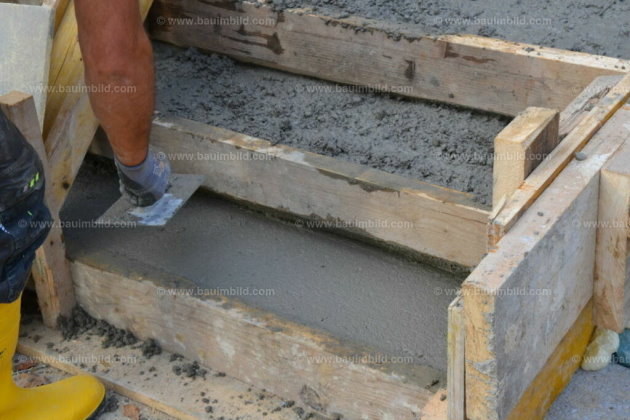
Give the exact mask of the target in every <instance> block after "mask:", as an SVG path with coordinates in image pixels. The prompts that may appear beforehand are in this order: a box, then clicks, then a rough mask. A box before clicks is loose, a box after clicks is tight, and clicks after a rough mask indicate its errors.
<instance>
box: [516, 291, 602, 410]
mask: <svg viewBox="0 0 630 420" xmlns="http://www.w3.org/2000/svg"><path fill="white" fill-rule="evenodd" d="M594 329H595V326H594V325H593V304H592V302H589V303H588V304H587V305H586V306H585V307H584V309H583V310H582V312H581V313H580V316H579V317H578V319H577V320H576V321H575V323H574V324H573V326H572V327H571V328H570V329H569V331H568V332H567V334H566V335H565V336H564V337H563V338H562V341H561V342H560V344H559V345H558V347H557V348H556V350H555V351H554V352H553V354H552V355H551V357H550V358H549V359H548V360H547V363H546V364H545V366H544V367H543V368H542V369H541V370H540V373H539V374H538V376H536V379H534V381H533V382H532V383H531V384H530V385H529V387H528V388H527V390H526V391H525V392H524V393H523V396H522V397H521V399H520V401H519V402H518V403H517V404H516V406H515V407H514V409H513V410H512V412H511V413H510V415H509V416H508V417H507V420H532V419H540V420H542V419H544V417H545V413H546V412H547V410H549V408H550V407H551V405H552V404H553V402H554V401H555V399H556V398H557V397H558V395H560V393H561V392H562V390H563V389H564V388H565V387H566V386H567V385H568V384H569V381H570V380H571V377H572V376H573V374H574V373H575V371H576V370H578V368H579V367H580V363H581V362H582V357H583V356H584V352H585V351H586V347H587V346H588V343H589V340H590V338H591V335H592V333H593V330H594Z"/></svg>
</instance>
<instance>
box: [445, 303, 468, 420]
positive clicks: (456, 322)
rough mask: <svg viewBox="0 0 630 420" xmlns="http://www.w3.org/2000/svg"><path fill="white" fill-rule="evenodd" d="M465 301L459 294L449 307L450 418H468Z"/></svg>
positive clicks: (447, 383)
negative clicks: (466, 403) (465, 374)
mask: <svg viewBox="0 0 630 420" xmlns="http://www.w3.org/2000/svg"><path fill="white" fill-rule="evenodd" d="M465 340H466V322H465V320H464V302H463V299H462V298H461V296H458V297H457V298H455V300H453V302H452V303H451V304H450V305H449V307H448V347H447V352H448V371H447V380H446V386H447V390H448V420H466V410H465V407H466V406H465V402H466V389H465V376H464V372H465V360H464V357H465V355H464V342H465Z"/></svg>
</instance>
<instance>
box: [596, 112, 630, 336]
mask: <svg viewBox="0 0 630 420" xmlns="http://www.w3.org/2000/svg"><path fill="white" fill-rule="evenodd" d="M628 127H629V128H630V121H628ZM629 212H630V142H627V143H626V144H625V145H624V146H623V147H622V148H621V149H620V150H618V151H617V153H616V154H615V155H614V156H613V157H612V158H611V159H610V161H609V162H608V163H607V164H606V166H604V169H603V170H602V173H601V177H600V192H599V215H598V224H597V254H596V259H595V285H594V303H595V325H597V326H598V327H601V328H606V329H609V330H613V331H616V332H618V333H621V332H623V330H624V328H625V325H626V315H625V310H624V304H625V289H626V271H627V267H626V263H627V258H628V231H629V230H630V227H629V225H628V213H629Z"/></svg>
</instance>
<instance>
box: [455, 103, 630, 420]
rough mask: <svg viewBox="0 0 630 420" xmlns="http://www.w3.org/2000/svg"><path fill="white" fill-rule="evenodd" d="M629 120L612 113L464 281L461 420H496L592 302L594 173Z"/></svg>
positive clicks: (627, 112) (627, 132) (623, 113)
mask: <svg viewBox="0 0 630 420" xmlns="http://www.w3.org/2000/svg"><path fill="white" fill-rule="evenodd" d="M587 118H588V117H587ZM629 121H630V107H624V108H622V109H620V110H619V111H618V112H617V113H616V114H615V115H614V116H613V117H612V118H611V119H610V121H609V122H608V123H607V124H606V125H605V126H604V127H603V128H602V129H601V130H600V131H599V132H598V133H597V134H596V135H595V136H594V138H593V140H591V141H590V142H589V143H588V144H587V145H586V147H585V148H584V153H585V154H586V155H587V156H588V157H587V158H586V159H585V160H582V161H578V160H575V161H573V162H571V163H570V164H569V165H568V166H567V167H566V169H565V170H564V171H562V173H561V174H560V175H559V176H558V177H557V179H556V180H555V181H554V182H553V183H552V184H551V185H550V186H549V187H548V188H547V189H546V190H545V192H544V193H543V194H542V195H541V196H540V197H539V198H538V199H537V200H536V202H535V203H534V204H533V205H532V206H531V207H530V208H529V210H528V211H527V212H525V214H523V216H522V217H521V218H520V219H519V221H518V222H517V223H516V224H515V225H514V227H513V228H512V229H511V230H510V232H509V233H508V234H507V235H506V236H505V237H504V238H503V239H502V240H501V243H500V246H499V247H498V249H497V250H496V251H495V252H493V253H489V254H488V256H486V257H485V258H484V259H483V261H482V262H481V263H480V264H479V265H478V266H477V268H476V269H475V271H474V272H473V273H472V274H471V275H470V276H469V277H468V278H467V279H466V281H465V282H464V284H463V286H462V294H463V296H464V314H465V319H466V343H465V346H466V415H467V416H468V417H469V418H470V419H473V420H476V419H483V420H497V419H503V418H505V417H506V416H507V415H508V414H509V413H510V412H511V411H512V410H513V409H514V407H515V404H516V402H517V401H519V400H520V398H521V397H522V396H523V394H524V392H525V391H526V389H527V388H528V387H529V385H530V384H531V383H532V382H533V381H534V379H535V378H536V377H537V376H538V375H539V374H540V372H541V370H542V369H543V368H544V365H545V362H546V361H547V360H548V359H549V357H550V356H551V355H552V354H553V352H554V350H555V349H556V348H557V347H558V345H559V344H560V340H561V339H562V337H564V336H565V335H566V333H567V331H569V329H570V328H571V326H572V325H573V324H574V322H575V320H576V319H577V318H578V315H579V314H580V313H581V312H582V310H583V309H584V307H585V305H586V304H587V302H588V301H589V300H591V298H592V296H593V273H594V269H595V242H596V229H594V227H593V222H594V221H596V220H597V211H598V204H597V197H598V194H599V173H600V171H601V169H602V167H603V166H604V164H605V163H606V161H607V160H608V159H609V158H610V156H612V155H613V154H614V153H615V152H616V150H617V149H618V148H619V147H620V146H621V145H622V144H623V143H624V142H625V141H626V140H627V139H628V138H629V137H630V129H629V128H628V122H629Z"/></svg>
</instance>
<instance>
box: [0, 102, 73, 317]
mask: <svg viewBox="0 0 630 420" xmlns="http://www.w3.org/2000/svg"><path fill="white" fill-rule="evenodd" d="M0 108H1V109H2V111H3V112H4V113H5V115H6V116H7V117H8V118H9V119H10V120H11V121H13V123H14V124H15V125H16V126H17V127H18V129H19V130H20V132H21V133H22V135H23V136H24V137H25V138H26V140H27V141H28V142H29V143H30V144H31V145H32V146H33V148H34V149H35V150H36V151H37V154H38V155H39V158H40V160H41V161H42V165H43V168H44V174H45V176H46V203H47V205H48V209H49V210H50V213H51V216H52V222H53V224H52V227H51V229H50V233H49V234H48V238H47V239H46V241H45V242H44V244H43V245H42V246H41V247H40V248H39V249H38V250H37V253H36V258H35V263H34V264H33V272H32V273H33V279H34V281H35V289H36V290H37V298H38V301H39V307H40V310H41V312H42V317H43V319H44V322H45V323H46V325H48V326H55V325H56V324H57V320H58V318H59V316H61V315H68V314H69V313H70V311H71V310H72V308H73V307H74V305H75V299H74V286H73V285H72V275H71V273H70V265H69V263H68V261H67V260H66V249H65V246H64V242H63V232H62V229H61V221H60V219H59V208H58V207H55V205H54V204H53V200H52V192H51V189H50V185H51V182H50V178H49V174H50V172H51V171H50V164H49V162H48V158H47V157H46V151H45V149H44V142H43V140H42V134H41V130H40V126H39V123H38V119H37V111H36V109H35V101H34V100H33V97H32V96H30V95H27V94H24V93H20V92H11V93H9V94H7V95H4V96H0Z"/></svg>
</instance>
